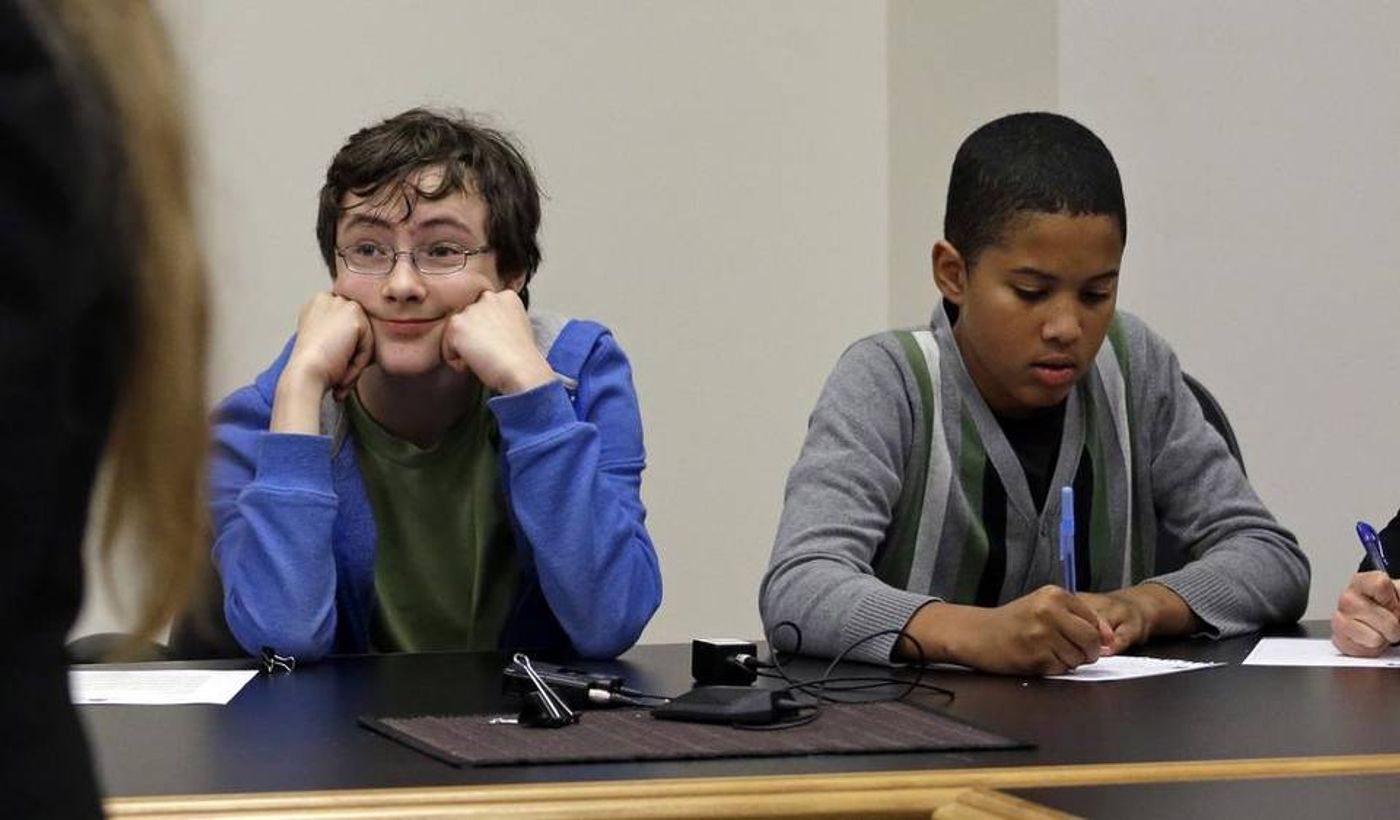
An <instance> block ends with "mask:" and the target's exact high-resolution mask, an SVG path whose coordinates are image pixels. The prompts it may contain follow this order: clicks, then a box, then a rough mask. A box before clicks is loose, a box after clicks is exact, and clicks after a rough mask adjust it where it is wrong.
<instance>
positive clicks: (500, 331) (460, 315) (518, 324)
mask: <svg viewBox="0 0 1400 820" xmlns="http://www.w3.org/2000/svg"><path fill="white" fill-rule="evenodd" d="M442 358H443V361H445V362H446V363H447V365H448V366H449V367H451V368H452V369H454V370H456V371H458V372H462V373H465V372H467V371H471V372H472V373H474V374H475V375H476V377H477V378H478V379H480V380H481V383H482V384H484V385H486V386H487V387H488V388H490V389H491V390H492V391H494V392H496V393H498V394H501V395H508V394H511V393H523V392H524V391H526V390H530V389H533V388H535V387H538V386H540V385H542V384H545V383H546V382H549V381H552V380H553V379H554V378H555V375H554V370H553V369H552V368H551V367H550V366H549V363H548V362H547V361H545V358H544V356H543V355H542V354H541V353H540V351H539V348H537V347H536V346H535V334H534V331H533V330H532V329H531V328H530V318H529V316H528V315H527V314H526V313H525V305H524V303H523V302H521V301H520V295H519V294H517V293H516V292H515V291H513V290H510V289H506V290H502V291H489V290H488V291H484V292H482V294H481V296H480V297H478V298H477V300H476V301H475V302H473V303H472V304H470V305H467V306H466V307H465V308H463V309H462V310H460V311H458V312H457V313H455V314H453V315H452V316H451V317H450V318H449V319H448V321H447V330H446V331H445V332H444V333H443V334H442Z"/></svg>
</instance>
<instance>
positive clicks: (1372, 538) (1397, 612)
mask: <svg viewBox="0 0 1400 820" xmlns="http://www.w3.org/2000/svg"><path fill="white" fill-rule="evenodd" d="M1356 534H1357V537H1358V538H1359V539H1360V541H1361V546H1362V548H1363V549H1365V550H1366V556H1367V558H1368V560H1369V561H1370V563H1371V566H1373V567H1375V569H1374V570H1373V571H1371V572H1358V573H1356V574H1355V575H1353V576H1352V577H1351V581H1350V582H1348V583H1347V587H1346V589H1344V590H1342V594H1341V597H1340V598H1338V599H1337V611H1336V612H1334V613H1333V614H1332V644H1333V645H1334V646H1336V647H1337V649H1338V650H1339V651H1341V652H1342V653H1343V654H1345V655H1356V656H1358V657H1368V658H1373V657H1376V656H1377V655H1380V654H1381V653H1382V652H1384V651H1386V650H1387V649H1389V648H1390V646H1391V645H1392V644H1395V643H1400V588H1397V586H1396V582H1395V581H1394V580H1392V579H1391V578H1390V574H1389V572H1388V567H1389V560H1388V558H1387V556H1386V554H1385V548H1384V546H1383V545H1382V544H1381V542H1380V539H1379V538H1378V537H1377V536H1376V531H1375V529H1374V528H1372V527H1371V525H1369V524H1367V523H1366V522H1364V521H1360V522H1357V525H1356Z"/></svg>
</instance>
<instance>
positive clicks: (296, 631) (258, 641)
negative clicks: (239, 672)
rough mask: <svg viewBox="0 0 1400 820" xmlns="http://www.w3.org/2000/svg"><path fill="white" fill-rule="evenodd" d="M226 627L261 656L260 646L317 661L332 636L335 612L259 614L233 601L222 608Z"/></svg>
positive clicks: (304, 660)
mask: <svg viewBox="0 0 1400 820" xmlns="http://www.w3.org/2000/svg"><path fill="white" fill-rule="evenodd" d="M224 616H225V617H226V618H227V619H228V625H229V629H230V630H231V631H232V632H233V637H234V638H236V639H237V640H238V643H239V645H240V646H242V647H243V650H244V651H245V652H247V653H248V654H249V655H251V656H253V657H255V658H256V657H261V656H262V652H263V648H264V647H267V648H270V649H271V650H272V651H273V652H276V653H277V654H279V655H290V656H291V657H294V658H296V659H297V661H298V662H301V663H308V662H312V661H318V660H321V659H322V658H324V657H325V656H326V655H328V654H330V650H331V645H332V643H333V642H334V637H335V613H334V612H331V613H330V614H329V615H328V616H326V617H322V618H308V619H297V618H285V619H273V618H265V617H264V618H259V617H257V616H256V615H254V613H253V612H251V611H250V610H248V609H247V608H246V607H243V606H242V605H241V604H239V603H238V602H237V601H232V600H231V601H229V602H228V604H227V605H226V606H225V608H224Z"/></svg>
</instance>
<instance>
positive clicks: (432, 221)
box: [342, 213, 475, 235]
mask: <svg viewBox="0 0 1400 820" xmlns="http://www.w3.org/2000/svg"><path fill="white" fill-rule="evenodd" d="M394 224H395V223H393V222H391V221H389V220H388V219H385V218H384V217H382V216H378V215H375V214H373V213H353V214H350V215H349V216H347V217H346V218H345V224H344V225H343V226H342V227H345V228H355V227H359V226H362V225H364V226H368V227H371V228H392V227H394ZM441 227H448V228H457V229H458V230H461V231H464V232H466V233H469V234H472V233H473V232H472V229H471V228H469V227H467V224H466V223H465V222H463V221H462V220H460V219H457V218H455V217H451V216H434V217H429V218H428V219H425V220H423V221H422V222H419V223H417V224H416V225H414V226H413V229H414V230H423V229H425V228H441ZM473 235H475V234H473Z"/></svg>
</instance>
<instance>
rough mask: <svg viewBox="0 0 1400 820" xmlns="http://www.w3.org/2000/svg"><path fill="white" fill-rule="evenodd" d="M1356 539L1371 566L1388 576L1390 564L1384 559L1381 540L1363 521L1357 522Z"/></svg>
mask: <svg viewBox="0 0 1400 820" xmlns="http://www.w3.org/2000/svg"><path fill="white" fill-rule="evenodd" d="M1356 537H1357V538H1360V539H1361V546H1362V547H1364V548H1365V549H1366V556H1367V557H1368V558H1370V559H1371V566H1372V567H1374V568H1375V569H1378V570H1380V571H1381V572H1384V573H1385V574H1386V575H1389V574H1390V562H1389V561H1387V560H1386V558H1385V547H1383V546H1381V539H1380V537H1379V536H1377V535H1376V530H1375V528H1374V527H1372V526H1371V525H1370V524H1367V523H1366V522H1365V521H1357V522H1356Z"/></svg>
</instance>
